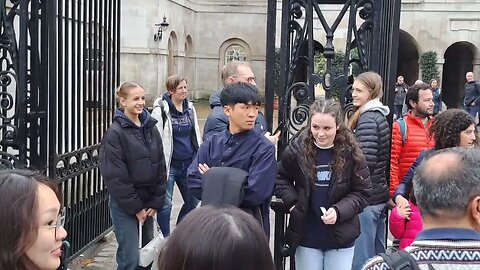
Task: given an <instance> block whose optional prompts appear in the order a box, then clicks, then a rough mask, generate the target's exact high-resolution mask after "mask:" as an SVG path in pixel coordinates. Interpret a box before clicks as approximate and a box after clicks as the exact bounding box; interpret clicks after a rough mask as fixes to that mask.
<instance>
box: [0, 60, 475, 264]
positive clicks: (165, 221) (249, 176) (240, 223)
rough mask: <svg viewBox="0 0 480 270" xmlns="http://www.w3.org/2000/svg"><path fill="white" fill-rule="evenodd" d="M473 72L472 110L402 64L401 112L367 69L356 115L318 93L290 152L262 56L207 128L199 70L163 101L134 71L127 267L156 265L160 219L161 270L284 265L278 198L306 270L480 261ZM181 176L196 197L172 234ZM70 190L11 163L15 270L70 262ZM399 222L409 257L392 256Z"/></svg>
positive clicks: (116, 148) (228, 85)
mask: <svg viewBox="0 0 480 270" xmlns="http://www.w3.org/2000/svg"><path fill="white" fill-rule="evenodd" d="M466 79H467V83H466V84H465V98H464V108H463V109H448V110H447V109H446V108H445V106H444V104H442V96H441V89H440V88H439V85H440V83H439V80H438V79H432V80H430V83H429V84H426V83H423V82H421V81H418V82H416V83H415V84H414V85H413V86H411V87H408V86H406V84H405V82H404V78H403V77H402V76H399V77H398V80H397V85H396V87H395V89H394V91H395V100H394V106H393V111H392V112H391V110H390V108H389V107H388V106H386V105H385V104H383V103H382V102H381V99H382V96H383V95H384V91H385V89H384V86H383V85H382V78H381V77H380V75H379V74H377V73H375V72H371V71H370V72H365V73H362V74H359V75H358V76H357V77H356V78H355V79H354V82H353V91H352V100H353V106H354V108H355V112H354V113H353V114H352V115H351V116H349V118H348V119H344V113H343V112H342V108H341V106H340V103H339V102H338V101H335V100H331V99H326V100H317V101H314V102H313V103H312V104H311V106H310V112H309V118H308V122H307V124H306V126H305V128H303V129H302V130H301V131H299V132H298V133H297V134H295V135H294V136H293V138H292V139H291V140H290V141H289V143H288V145H287V147H286V149H285V150H284V151H283V153H282V155H281V156H280V158H279V160H277V159H276V157H275V153H276V151H275V144H276V142H277V140H278V138H279V136H280V134H279V133H276V134H270V133H269V132H267V130H266V122H265V118H264V117H263V114H262V113H261V112H260V110H259V107H260V105H261V98H260V96H259V93H258V89H257V87H256V84H255V76H254V74H253V72H252V70H251V68H250V66H249V65H248V64H247V63H242V62H230V63H228V64H227V65H226V66H225V67H224V68H223V69H222V82H223V85H224V86H223V88H222V89H220V90H219V91H216V92H214V93H213V94H212V96H211V97H210V106H211V109H212V110H211V113H210V115H209V117H208V119H207V122H206V124H205V127H204V129H203V133H201V132H200V130H201V129H200V127H199V124H198V117H197V112H196V110H195V107H194V105H193V103H192V102H191V101H190V100H189V99H188V83H187V79H186V78H184V77H181V76H178V75H173V76H170V77H168V79H167V83H166V92H165V93H164V94H163V95H162V96H161V97H159V98H158V99H157V100H155V102H154V109H153V111H152V113H149V112H148V111H147V109H146V108H145V89H143V87H142V86H140V85H139V84H136V83H133V82H125V83H123V84H122V85H120V86H119V87H118V90H117V98H118V104H119V105H120V107H119V108H118V109H117V110H116V111H115V116H114V119H113V122H112V124H111V125H110V127H109V128H108V130H107V132H106V133H105V134H104V137H103V139H102V147H101V151H100V166H99V169H100V173H101V175H102V177H103V179H104V182H105V184H106V186H107V188H108V190H109V194H110V197H109V208H110V214H111V219H112V221H113V226H114V232H115V236H116V240H117V242H118V249H117V252H116V261H117V264H118V268H117V269H120V270H134V269H151V267H152V264H150V265H149V266H139V260H140V253H139V245H138V243H140V246H143V245H146V244H147V243H149V242H150V241H151V240H152V239H154V237H155V236H156V235H157V232H156V230H155V226H154V224H156V223H158V224H159V227H160V231H161V232H162V233H163V235H164V236H168V238H167V240H166V243H165V244H164V245H163V247H162V249H161V251H160V253H159V255H158V265H157V266H158V268H159V269H160V270H177V269H178V270H196V269H198V270H204V269H205V270H206V269H239V270H247V269H249V270H250V269H253V270H255V269H258V270H261V269H262V270H263V269H266V270H273V269H275V266H274V264H273V260H272V255H271V252H270V249H269V245H268V239H269V237H270V220H269V211H270V209H269V208H270V201H271V199H272V196H273V195H275V196H276V197H277V198H278V199H281V200H282V202H283V203H282V207H283V211H284V212H285V213H288V217H289V219H288V227H287V228H286V231H285V239H284V242H285V245H286V248H287V250H288V251H289V254H290V255H291V257H292V259H294V260H295V268H296V269H297V270H307V269H308V270H310V269H313V270H323V269H325V270H329V269H352V270H360V269H366V270H373V269H385V270H388V269H397V268H395V265H405V263H406V265H407V266H408V265H409V267H411V268H405V269H419V268H418V267H424V268H421V269H437V270H441V269H457V268H455V267H460V266H462V267H463V268H461V269H480V233H479V232H480V167H479V166H478V164H479V162H480V150H479V149H478V148H477V135H478V130H477V123H476V117H477V114H478V113H479V108H480V84H479V83H478V82H475V80H474V77H473V73H472V72H468V73H467V74H466ZM391 113H393V115H394V119H395V121H394V123H393V125H392V126H391V125H390V124H389V123H388V121H387V117H388V115H390V114H391ZM390 126H391V127H392V129H391V130H390ZM212 181H213V184H211V183H212ZM207 183H208V184H207ZM175 185H176V186H177V187H178V189H179V191H180V194H181V196H182V199H183V202H184V204H183V206H182V207H181V210H180V213H179V215H178V217H177V219H176V222H177V225H176V227H175V229H174V230H173V231H172V230H171V229H170V220H171V212H172V211H171V210H172V196H173V190H174V186H175ZM61 202H62V199H61V196H60V194H59V193H58V190H57V188H56V186H55V185H54V184H53V182H51V181H49V180H48V179H47V178H46V177H44V176H42V175H39V174H36V173H33V172H29V171H25V170H4V171H1V172H0V204H1V205H11V206H12V207H2V209H0V228H1V229H2V233H1V234H0V269H19V270H23V269H25V270H26V269H47V270H48V269H51V270H53V269H57V268H58V267H59V265H60V263H61V257H62V252H63V250H62V241H63V240H64V239H65V238H66V236H67V232H66V231H65V229H64V228H63V224H64V220H65V216H64V210H63V207H62V205H61ZM200 205H201V207H199V206H200ZM387 217H388V218H387ZM387 220H388V221H387ZM387 224H389V226H388V227H389V230H390V232H391V233H392V235H393V236H394V237H395V238H396V239H398V241H399V249H400V250H402V251H400V252H398V253H394V254H396V255H398V256H392V255H393V254H386V253H387V250H386V235H387V226H386V225H387ZM402 263H403V264H402ZM415 267H417V268H415ZM458 269H460V268H458Z"/></svg>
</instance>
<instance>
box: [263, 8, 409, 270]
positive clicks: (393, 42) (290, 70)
mask: <svg viewBox="0 0 480 270" xmlns="http://www.w3.org/2000/svg"><path fill="white" fill-rule="evenodd" d="M333 4H335V5H337V6H338V7H340V8H339V9H340V11H339V12H338V14H337V16H336V18H335V20H334V21H333V22H329V21H328V20H327V17H326V16H325V12H326V11H325V10H330V11H329V13H330V15H331V14H332V11H331V10H334V9H332V8H326V7H327V6H329V5H330V6H331V5H333ZM400 4H401V1H400V0H382V1H377V0H343V1H342V0H325V1H320V0H283V1H281V11H282V14H281V18H282V21H281V29H280V33H281V38H280V44H281V47H280V48H279V50H280V63H279V64H280V74H279V75H280V76H279V77H278V78H279V80H280V82H279V85H280V89H279V91H278V92H277V93H279V100H280V102H279V103H280V106H279V112H278V120H279V122H280V121H283V123H284V124H285V128H284V129H283V132H282V137H281V139H280V141H279V144H278V153H279V155H280V154H281V153H282V150H283V149H284V148H285V147H286V145H287V144H288V142H289V139H290V138H291V137H292V136H293V135H294V134H295V133H297V132H298V131H299V130H300V129H301V128H302V127H304V126H305V124H306V123H307V120H308V110H309V106H310V104H311V103H312V102H313V101H314V100H315V86H316V85H321V88H323V90H324V91H325V96H326V98H329V97H333V96H334V95H333V93H337V98H339V100H340V102H341V103H342V104H343V105H344V109H345V111H346V113H348V111H349V109H351V105H350V104H349V102H350V100H349V95H348V94H349V92H350V91H351V84H352V83H353V76H352V69H355V70H356V71H357V72H361V71H367V70H373V71H376V72H377V73H379V74H380V75H381V76H382V78H383V85H384V93H385V94H384V96H383V100H382V101H383V103H384V104H388V105H389V106H390V107H392V105H393V96H392V95H393V91H389V90H390V89H393V87H394V85H395V80H396V78H395V76H396V67H397V51H398V36H399V22H400V8H401V6H400ZM276 7H277V1H276V0H269V1H268V13H267V14H268V20H267V50H266V51H267V64H266V66H267V71H266V87H265V88H266V99H267V102H266V108H265V114H266V117H267V121H268V127H269V129H270V130H271V128H272V125H273V106H272V104H273V99H274V93H275V91H274V89H273V87H274V85H275V83H274V79H275V74H274V66H275V49H276V48H275V38H276ZM344 20H346V21H347V22H348V26H347V32H346V42H345V44H343V45H342V46H340V48H345V49H344V57H343V59H341V60H342V61H341V62H342V63H343V64H342V65H341V67H340V68H338V67H337V70H334V60H335V55H336V54H339V52H338V51H336V48H335V47H334V37H335V34H336V30H337V29H338V28H339V25H340V24H341V23H342V21H344ZM317 24H318V25H321V27H316V25H317ZM315 28H317V30H315ZM318 28H321V30H318ZM320 40H324V42H323V43H321V42H320ZM315 57H323V58H324V61H325V66H324V71H323V72H319V73H316V72H315V69H314V59H315ZM389 121H390V122H391V121H392V119H391V117H390V119H389ZM279 204H281V202H280V201H279V202H276V201H273V202H272V208H273V209H274V210H275V236H274V237H275V239H274V257H275V258H274V259H275V265H276V267H277V269H284V267H285V263H286V258H287V257H288V256H289V250H288V248H286V247H285V240H284V232H285V228H286V225H287V224H286V220H287V219H286V213H285V212H282V211H281V210H280V209H283V208H282V207H279ZM291 262H293V260H291ZM290 269H294V265H293V264H291V265H290Z"/></svg>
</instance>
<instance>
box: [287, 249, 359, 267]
mask: <svg viewBox="0 0 480 270" xmlns="http://www.w3.org/2000/svg"><path fill="white" fill-rule="evenodd" d="M353 249H354V247H350V248H341V249H328V250H321V249H314V248H307V247H302V246H299V247H298V248H297V251H296V252H295V269H296V270H337V269H342V270H344V269H350V267H351V266H352V259H353Z"/></svg>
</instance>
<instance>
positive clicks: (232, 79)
mask: <svg viewBox="0 0 480 270" xmlns="http://www.w3.org/2000/svg"><path fill="white" fill-rule="evenodd" d="M227 81H228V84H233V83H234V82H235V78H234V77H233V76H230V77H228V79H227Z"/></svg>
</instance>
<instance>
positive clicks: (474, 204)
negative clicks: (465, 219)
mask: <svg viewBox="0 0 480 270" xmlns="http://www.w3.org/2000/svg"><path fill="white" fill-rule="evenodd" d="M468 208H469V209H468V213H469V216H470V217H469V218H470V220H471V222H472V227H473V228H474V229H475V230H476V231H477V232H480V196H476V197H474V198H473V200H471V202H470V204H469V205H468Z"/></svg>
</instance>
